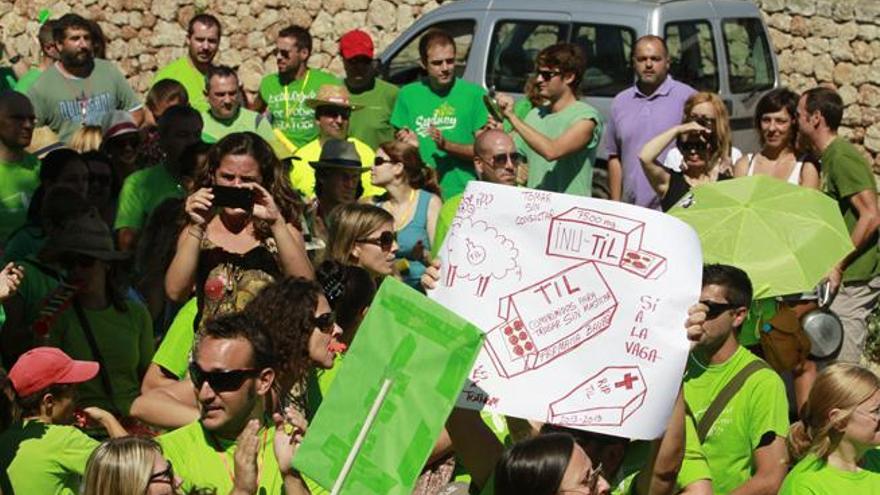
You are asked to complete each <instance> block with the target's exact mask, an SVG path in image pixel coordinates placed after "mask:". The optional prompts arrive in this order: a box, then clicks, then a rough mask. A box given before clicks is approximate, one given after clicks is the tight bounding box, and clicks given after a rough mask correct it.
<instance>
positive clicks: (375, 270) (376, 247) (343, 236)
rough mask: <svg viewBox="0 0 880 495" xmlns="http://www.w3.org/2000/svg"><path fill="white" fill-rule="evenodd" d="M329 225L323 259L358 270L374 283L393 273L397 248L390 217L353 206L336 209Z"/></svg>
mask: <svg viewBox="0 0 880 495" xmlns="http://www.w3.org/2000/svg"><path fill="white" fill-rule="evenodd" d="M329 223H330V229H329V235H330V242H329V244H328V245H327V259H329V260H333V261H338V262H340V263H344V264H348V265H354V266H359V267H361V268H363V269H365V270H367V271H368V272H370V275H372V276H373V278H377V279H378V278H381V277H387V276H389V275H392V274H393V273H394V262H395V256H396V255H397V250H398V245H397V234H396V233H395V232H394V217H393V216H392V215H391V214H390V213H388V212H387V211H385V210H383V209H382V208H379V207H378V206H373V205H366V204H359V203H353V204H347V205H342V206H339V207H338V208H336V209H335V210H334V211H333V213H332V214H331V215H330V222H329Z"/></svg>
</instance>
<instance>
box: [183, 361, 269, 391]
mask: <svg viewBox="0 0 880 495" xmlns="http://www.w3.org/2000/svg"><path fill="white" fill-rule="evenodd" d="M258 374H260V370H257V369H253V368H247V369H240V370H225V371H205V370H203V369H202V368H199V365H198V364H196V363H195V362H192V363H189V377H190V379H191V380H192V382H193V385H194V386H195V387H196V390H201V389H202V385H204V384H205V382H208V385H210V386H211V390H213V391H214V392H231V391H233V390H238V389H239V388H240V387H241V384H242V383H244V381H245V380H247V379H248V378H250V377H253V376H257V375H258Z"/></svg>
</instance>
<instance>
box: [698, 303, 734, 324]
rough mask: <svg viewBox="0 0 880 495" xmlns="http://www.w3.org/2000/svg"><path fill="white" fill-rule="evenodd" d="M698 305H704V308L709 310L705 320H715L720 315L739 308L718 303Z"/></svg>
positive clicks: (729, 304)
mask: <svg viewBox="0 0 880 495" xmlns="http://www.w3.org/2000/svg"><path fill="white" fill-rule="evenodd" d="M700 304H705V305H706V307H707V308H709V310H708V311H706V319H707V320H714V319H715V318H718V317H719V316H721V313H724V312H725V311H728V310H731V309H736V308H738V307H739V305H738V304H731V303H718V302H713V301H700Z"/></svg>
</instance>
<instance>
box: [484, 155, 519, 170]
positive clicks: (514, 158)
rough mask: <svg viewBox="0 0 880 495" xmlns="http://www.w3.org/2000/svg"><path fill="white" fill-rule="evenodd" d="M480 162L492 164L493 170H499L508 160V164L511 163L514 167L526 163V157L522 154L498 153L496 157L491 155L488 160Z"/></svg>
mask: <svg viewBox="0 0 880 495" xmlns="http://www.w3.org/2000/svg"><path fill="white" fill-rule="evenodd" d="M481 159H482V158H481ZM482 160H483V161H484V162H487V163H490V164H492V166H493V167H495V168H500V167H503V166H505V165H507V161H508V160H510V163H512V164H513V165H514V166H517V165H522V164H523V163H525V162H526V156H525V155H523V154H522V153H518V152H516V151H514V152H513V153H498V154H497V155H493V156H492V157H491V159H489V160H486V159H482Z"/></svg>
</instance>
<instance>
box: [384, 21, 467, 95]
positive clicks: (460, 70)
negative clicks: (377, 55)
mask: <svg viewBox="0 0 880 495" xmlns="http://www.w3.org/2000/svg"><path fill="white" fill-rule="evenodd" d="M476 25H477V23H476V22H475V21H474V20H473V19H456V20H454V21H445V22H438V23H437V24H433V25H431V26H429V27H427V28H425V29H424V30H423V31H422V32H420V33H419V34H418V35H416V36H413V37H412V39H410V40H409V42H408V43H407V44H406V45H404V47H403V48H401V49H400V50H398V51H397V53H395V54H394V55H392V56H391V58H390V59H389V60H388V62H387V63H386V64H385V66H384V67H383V68H382V76H383V79H385V80H386V81H388V82H390V83H393V84H396V85H398V86H403V85H404V84H408V83H411V82H413V81H415V80H416V79H418V78H419V77H421V76H423V75H425V70H424V69H422V66H421V64H420V62H421V60H420V58H419V40H420V39H421V38H422V35H423V34H425V31H427V30H428V29H433V28H436V29H442V30H443V31H446V32H447V33H449V35H450V36H452V39H453V40H455V75H456V76H458V77H461V76H462V74H464V68H465V66H466V65H467V59H468V54H470V51H471V43H473V41H474V28H475V27H476Z"/></svg>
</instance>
